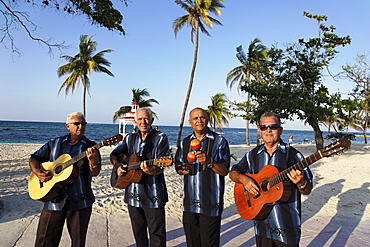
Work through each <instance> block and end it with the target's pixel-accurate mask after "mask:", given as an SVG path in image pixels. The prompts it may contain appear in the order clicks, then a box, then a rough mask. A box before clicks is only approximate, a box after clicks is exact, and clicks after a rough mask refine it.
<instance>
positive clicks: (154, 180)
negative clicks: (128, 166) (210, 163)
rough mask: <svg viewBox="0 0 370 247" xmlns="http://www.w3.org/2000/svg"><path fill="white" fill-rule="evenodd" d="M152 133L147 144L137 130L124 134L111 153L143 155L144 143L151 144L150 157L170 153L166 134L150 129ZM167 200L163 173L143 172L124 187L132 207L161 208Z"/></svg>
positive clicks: (116, 154) (127, 200)
mask: <svg viewBox="0 0 370 247" xmlns="http://www.w3.org/2000/svg"><path fill="white" fill-rule="evenodd" d="M153 131H154V133H151V134H154V135H155V136H154V138H153V139H152V143H150V144H148V143H147V141H146V140H147V139H148V137H147V138H146V139H145V140H142V138H141V134H140V132H139V130H137V131H135V132H134V133H130V134H128V135H126V136H125V138H124V139H123V141H122V143H121V144H120V145H119V146H117V147H116V148H115V149H114V150H113V151H112V154H113V155H115V156H118V155H119V154H121V153H123V154H125V155H127V156H130V155H132V154H136V155H138V156H142V155H143V151H144V148H145V146H146V145H153V146H152V148H151V150H150V152H151V158H152V159H157V158H161V157H164V156H168V155H169V154H170V149H169V144H168V139H167V136H166V134H164V133H162V132H160V131H156V130H153V129H152V130H151V132H153ZM167 201H168V194H167V188H166V183H165V179H164V174H163V173H161V174H157V175H149V174H146V173H145V172H143V175H142V177H141V180H140V181H139V183H131V184H130V185H129V186H128V187H127V188H126V189H125V202H126V203H127V204H129V205H130V206H133V207H147V208H161V207H164V205H165V204H166V202H167Z"/></svg>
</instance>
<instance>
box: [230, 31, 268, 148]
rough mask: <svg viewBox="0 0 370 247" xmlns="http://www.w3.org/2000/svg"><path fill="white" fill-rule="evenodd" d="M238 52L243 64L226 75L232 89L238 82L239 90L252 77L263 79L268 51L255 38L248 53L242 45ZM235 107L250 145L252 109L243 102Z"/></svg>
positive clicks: (248, 97) (258, 79) (247, 142)
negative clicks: (242, 121)
mask: <svg viewBox="0 0 370 247" xmlns="http://www.w3.org/2000/svg"><path fill="white" fill-rule="evenodd" d="M236 50H237V54H236V57H237V58H238V60H239V61H240V63H241V64H242V65H240V66H237V67H235V68H233V69H232V70H230V71H229V72H228V73H227V76H226V85H227V86H228V87H230V89H231V88H232V87H233V86H234V85H235V83H237V89H238V92H239V91H240V88H241V87H242V86H244V85H248V84H249V83H250V82H251V80H252V79H254V80H256V81H262V80H263V75H264V73H263V72H264V71H265V70H266V64H267V61H268V51H267V48H266V46H264V45H262V44H261V40H260V39H258V38H255V39H254V40H253V41H252V42H251V43H250V44H249V46H248V53H247V55H246V54H245V53H244V51H243V48H242V46H239V47H237V48H236ZM246 101H247V104H249V103H250V93H249V92H247V99H246ZM234 106H235V108H236V109H237V110H239V111H241V112H243V113H242V115H243V116H244V117H243V119H244V120H245V142H246V144H247V145H250V142H249V120H250V117H251V116H250V111H245V110H247V109H248V108H247V109H246V108H245V107H244V106H245V104H243V107H242V108H238V104H236V105H235V104H234Z"/></svg>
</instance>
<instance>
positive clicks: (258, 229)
mask: <svg viewBox="0 0 370 247" xmlns="http://www.w3.org/2000/svg"><path fill="white" fill-rule="evenodd" d="M258 131H259V134H260V135H261V136H262V139H263V141H264V144H263V145H259V146H257V147H255V148H254V149H252V150H251V151H250V152H248V153H246V154H245V155H244V157H243V158H242V159H241V160H240V162H239V163H238V164H236V165H234V166H233V167H232V169H231V171H230V173H229V177H230V179H231V180H232V181H234V182H236V183H241V184H242V185H243V187H244V189H245V191H246V192H248V193H249V194H251V195H255V196H256V198H258V197H259V196H261V190H266V188H264V187H263V186H261V187H260V186H259V185H258V184H257V183H256V181H255V180H254V179H253V178H252V177H251V176H248V174H257V173H258V172H259V171H260V170H261V169H263V168H264V167H265V166H266V165H273V166H275V167H277V168H278V170H279V171H281V170H285V169H287V168H288V167H290V166H292V165H294V164H295V163H297V162H299V161H301V160H303V159H304V157H303V155H302V154H301V153H300V152H298V151H297V150H296V149H295V148H293V147H292V146H289V144H286V143H284V142H283V141H282V140H281V139H280V136H281V133H282V131H283V128H282V127H281V122H280V118H279V116H278V115H277V114H275V113H272V112H268V113H265V114H263V115H262V116H261V118H260V124H259V127H258ZM287 176H288V178H289V180H290V182H289V183H290V187H291V194H290V197H288V198H286V200H284V201H283V202H274V203H272V204H271V205H270V206H271V207H272V209H271V211H269V212H268V213H266V214H267V215H266V216H265V217H263V218H262V219H258V220H254V228H255V234H256V244H257V246H258V247H260V246H261V247H262V246H263V247H266V246H267V247H268V246H299V241H300V236H301V194H304V195H308V194H310V193H311V190H312V173H311V171H310V169H309V168H305V169H304V170H302V171H300V170H294V169H292V170H291V171H290V172H288V173H287ZM246 198H247V197H246ZM246 200H248V199H246Z"/></svg>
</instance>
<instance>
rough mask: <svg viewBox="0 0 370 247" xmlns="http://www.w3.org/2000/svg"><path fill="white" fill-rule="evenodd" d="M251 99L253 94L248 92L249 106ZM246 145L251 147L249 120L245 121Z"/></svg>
mask: <svg viewBox="0 0 370 247" xmlns="http://www.w3.org/2000/svg"><path fill="white" fill-rule="evenodd" d="M250 98H251V94H250V93H249V92H248V93H247V103H248V104H249V101H250ZM257 138H258V137H257ZM245 144H246V145H247V146H249V145H250V143H249V120H248V119H246V120H245Z"/></svg>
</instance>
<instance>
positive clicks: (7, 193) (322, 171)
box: [0, 143, 370, 246]
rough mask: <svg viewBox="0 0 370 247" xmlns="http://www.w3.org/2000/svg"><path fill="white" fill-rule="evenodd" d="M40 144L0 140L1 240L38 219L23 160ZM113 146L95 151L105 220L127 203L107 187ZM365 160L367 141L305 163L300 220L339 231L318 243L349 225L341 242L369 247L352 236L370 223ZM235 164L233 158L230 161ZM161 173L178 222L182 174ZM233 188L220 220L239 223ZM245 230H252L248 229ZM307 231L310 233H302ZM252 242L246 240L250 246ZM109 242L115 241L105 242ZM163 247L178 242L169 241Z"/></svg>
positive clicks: (311, 148)
mask: <svg viewBox="0 0 370 247" xmlns="http://www.w3.org/2000/svg"><path fill="white" fill-rule="evenodd" d="M40 146H41V145H39V144H13V143H1V144H0V178H1V179H0V188H1V193H0V239H7V236H8V235H9V234H10V233H9V229H7V228H9V226H14V225H17V229H18V230H19V233H13V234H19V236H18V238H17V239H20V238H22V235H24V231H26V230H27V228H28V226H29V225H30V224H31V223H30V222H34V221H37V219H38V215H39V213H40V211H41V208H42V203H41V202H38V201H35V200H32V199H31V198H30V197H29V196H28V188H27V182H28V177H29V173H30V170H29V167H28V158H29V156H30V154H31V153H32V152H34V151H35V150H37V149H38V148H39V147H40ZM293 146H294V147H296V148H297V149H298V150H299V151H301V152H302V153H303V154H304V155H305V156H308V155H311V154H313V153H314V152H315V151H316V150H315V145H311V144H306V145H305V144H297V145H293ZM253 147H254V146H249V147H247V146H245V145H238V146H231V153H232V154H233V155H234V157H236V158H237V159H238V160H239V159H240V158H241V157H242V156H243V155H244V154H245V152H247V151H248V150H250V149H251V148H253ZM113 148H114V147H103V148H101V149H100V152H101V154H102V159H103V165H102V171H101V173H100V175H99V176H97V177H95V178H93V190H94V194H95V196H96V202H95V203H94V206H93V214H94V215H93V216H94V217H100V216H104V217H108V218H109V217H114V216H115V215H118V214H119V215H124V216H127V207H126V204H125V203H124V201H123V191H122V190H118V189H115V188H112V187H111V186H110V174H111V164H110V162H109V154H110V152H111V151H112V150H113ZM369 160H370V146H369V145H363V144H355V145H353V144H352V147H351V149H350V150H348V151H346V152H345V153H343V154H341V155H336V156H334V157H330V158H323V159H321V160H319V161H317V162H316V163H314V164H312V165H311V166H310V168H311V170H312V173H313V175H314V188H313V191H312V193H311V194H310V195H308V196H302V202H303V209H302V216H303V219H304V221H308V220H311V221H310V222H320V223H321V229H317V232H319V233H320V232H322V231H324V230H325V228H326V226H327V225H329V223H330V222H334V223H333V224H332V226H334V228H335V227H338V229H334V230H332V231H334V233H333V234H332V235H331V236H330V239H331V240H329V237H328V239H327V240H325V244H323V245H327V244H328V243H331V242H333V241H335V239H333V238H335V236H336V235H338V234H339V232H340V231H341V230H343V229H345V228H346V227H350V228H348V229H347V230H348V231H349V233H348V234H347V235H348V236H347V239H346V240H345V241H346V242H344V244H345V246H363V245H357V244H358V242H357V241H362V242H361V243H366V244H367V245H370V236H368V235H367V234H365V233H363V234H360V235H358V234H357V235H356V238H354V237H351V234H352V232H354V231H355V230H356V228H357V227H359V226H363V225H364V224H365V225H366V226H369V225H368V222H369V220H370V207H369V203H370V180H369V177H370V169H369ZM236 162H237V161H232V164H234V163H236ZM165 176H166V184H167V188H168V194H169V197H170V198H169V202H168V203H167V205H166V213H167V216H168V218H169V219H171V220H172V219H178V220H181V215H182V210H181V206H182V200H181V198H182V177H181V176H179V175H177V174H176V172H175V169H174V167H173V166H171V167H169V168H166V169H165ZM233 187H234V183H233V182H232V181H231V180H230V179H229V178H227V179H226V193H225V210H224V213H223V219H227V218H230V217H232V218H233V219H238V222H240V216H238V213H237V211H236V208H235V205H234V197H233ZM26 219H27V220H26ZM338 222H342V223H338ZM364 222H365V223H364ZM33 224H35V223H33ZM310 224H311V223H310ZM305 226H308V223H306V224H305V223H304V224H303V232H302V239H304V238H309V240H308V239H307V241H304V244H303V243H302V246H308V245H310V244H311V245H312V243H313V242H314V241H315V234H316V233H315V234H313V233H312V232H309V231H307V230H304V228H305ZM223 227H224V229H225V227H226V225H224V224H223ZM228 227H229V228H232V227H233V226H232V225H229V226H228ZM33 228H35V226H33ZM33 228H32V230H29V233H28V234H29V235H30V236H32V233H33V234H35V230H34V229H33ZM352 228H353V229H352ZM22 229H23V230H22ZM247 230H248V232H250V234H252V229H247ZM310 234H311V236H307V235H310ZM64 235H65V234H64ZM316 235H317V234H316ZM16 237H17V236H15V238H16ZM31 239H32V237H31ZM231 239H233V238H231ZM8 241H11V240H8ZM31 241H32V240H31ZM250 241H253V240H250ZM228 243H229V244H231V243H232V242H230V241H228ZM333 243H334V242H333ZM28 244H29V245H23V244H20V243H19V242H18V243H17V241H15V242H14V243H13V244H12V245H7V244H5V245H2V244H1V241H0V246H32V244H30V243H28ZM182 244H183V243H182ZM244 244H246V243H244ZM226 245H227V244H225V246H226ZM251 245H252V244H249V246H251ZM91 246H102V245H91ZM106 246H108V244H107V245H106ZM109 246H114V245H113V244H110V245H109ZM121 246H126V245H121ZM130 246H134V245H130ZM168 246H177V245H175V244H172V245H170V244H169V245H168ZM178 246H180V245H178ZM181 246H185V245H181ZM229 246H232V245H229ZM240 246H242V245H240ZM243 246H248V245H247V244H246V245H243ZM312 246H313V245H312ZM328 246H329V245H328ZM343 246H344V245H343Z"/></svg>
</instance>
